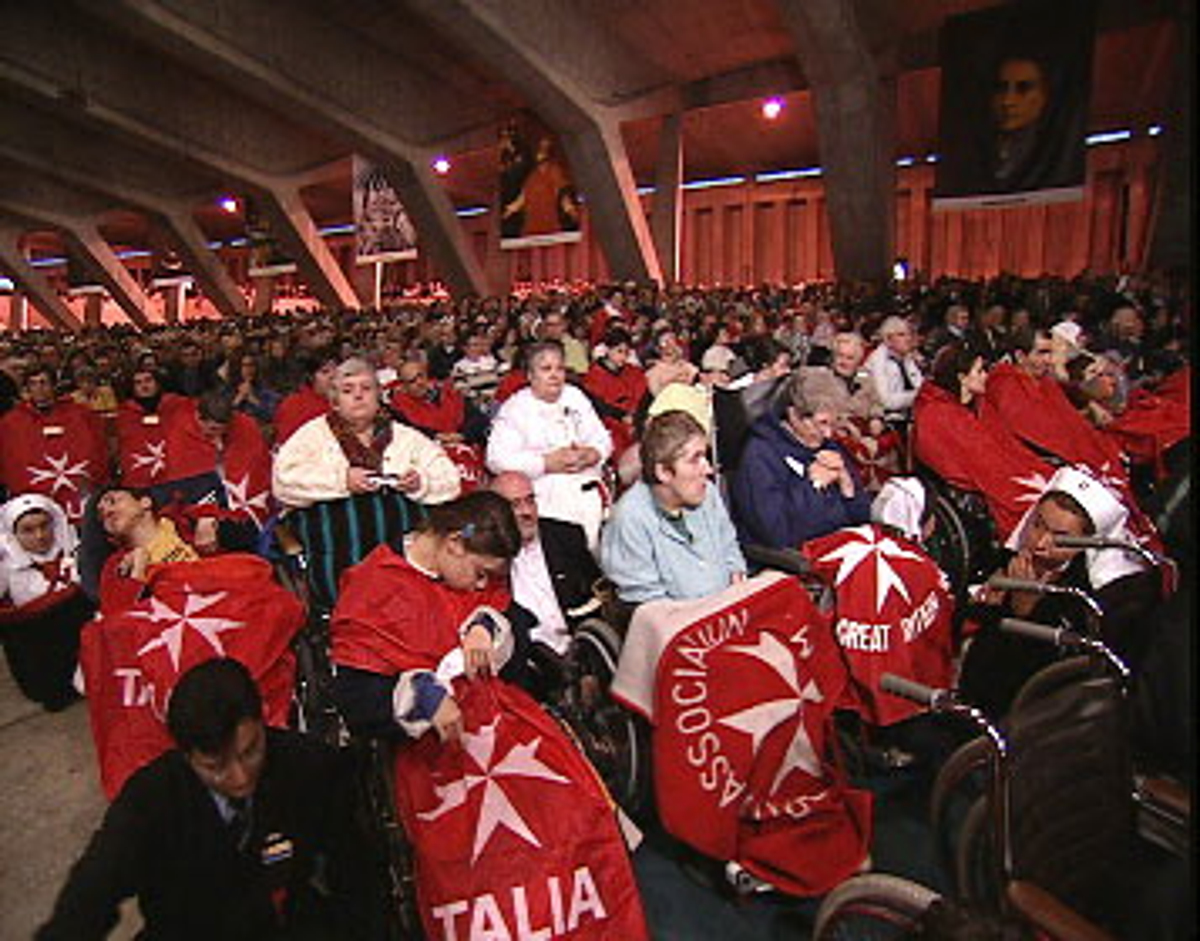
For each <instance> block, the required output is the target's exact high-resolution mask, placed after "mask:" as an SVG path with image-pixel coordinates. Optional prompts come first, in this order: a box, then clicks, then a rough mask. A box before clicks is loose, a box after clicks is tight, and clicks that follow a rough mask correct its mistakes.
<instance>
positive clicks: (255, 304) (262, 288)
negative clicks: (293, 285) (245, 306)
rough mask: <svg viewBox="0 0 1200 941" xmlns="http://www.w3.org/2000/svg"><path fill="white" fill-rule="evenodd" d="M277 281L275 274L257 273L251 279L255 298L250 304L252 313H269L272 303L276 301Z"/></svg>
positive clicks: (257, 314) (259, 314)
mask: <svg viewBox="0 0 1200 941" xmlns="http://www.w3.org/2000/svg"><path fill="white" fill-rule="evenodd" d="M275 281H276V276H275V275H273V274H266V275H255V276H254V277H253V278H251V279H250V285H251V288H252V291H253V297H254V300H253V301H252V302H251V304H250V313H252V314H254V315H255V316H261V315H262V314H269V313H270V312H271V305H272V304H273V303H274V302H275Z"/></svg>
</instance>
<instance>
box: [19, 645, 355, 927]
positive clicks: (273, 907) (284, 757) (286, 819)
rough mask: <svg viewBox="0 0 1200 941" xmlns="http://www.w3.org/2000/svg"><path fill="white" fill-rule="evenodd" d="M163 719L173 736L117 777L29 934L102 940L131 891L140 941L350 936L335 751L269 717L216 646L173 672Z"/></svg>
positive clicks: (347, 842)
mask: <svg viewBox="0 0 1200 941" xmlns="http://www.w3.org/2000/svg"><path fill="white" fill-rule="evenodd" d="M167 726H168V728H169V729H170V732H171V736H172V738H173V739H174V740H175V742H176V744H177V746H178V747H177V748H176V749H174V750H172V751H169V752H167V753H165V754H163V755H161V756H159V757H158V758H157V759H155V760H154V761H152V762H151V763H150V764H148V765H146V766H145V767H143V768H142V769H141V770H140V771H138V772H137V773H136V774H134V775H133V776H132V777H131V778H130V779H129V781H128V782H127V783H126V784H125V786H124V788H122V790H121V793H120V794H118V795H117V799H116V800H115V801H114V802H113V804H112V805H111V806H110V807H109V809H108V812H107V813H106V814H105V817H104V822H103V824H102V825H101V827H100V829H99V830H97V831H96V833H95V834H94V835H93V837H92V840H91V843H90V844H89V845H88V848H87V850H86V851H85V852H84V854H83V856H82V857H81V858H80V860H79V861H78V862H77V863H76V864H75V866H74V867H73V868H72V870H71V873H70V876H69V877H68V879H67V883H66V885H65V886H64V887H63V889H62V891H61V892H60V893H59V897H58V901H57V902H56V904H55V907H54V913H53V915H52V916H51V919H50V921H49V922H47V923H46V924H45V925H43V926H42V928H41V929H39V931H38V933H37V939H38V941H54V939H59V938H62V939H71V941H81V939H92V938H103V937H105V936H106V935H107V934H108V932H109V931H110V930H111V929H112V928H113V927H114V926H115V925H116V923H117V917H118V906H119V905H120V903H121V902H122V901H123V900H125V899H126V898H129V897H131V896H136V897H137V899H138V902H139V907H140V909H141V913H142V917H143V919H144V920H145V927H144V929H143V933H142V934H140V935H139V937H140V938H145V939H148V941H153V939H159V938H171V939H181V941H182V939H197V941H199V939H206V941H211V939H215V938H221V939H227V941H240V939H245V941H251V939H255V941H258V939H284V938H287V939H297V941H298V939H312V941H316V939H322V938H330V939H332V938H352V937H360V936H361V931H362V925H361V923H360V922H361V917H360V916H359V915H358V914H355V915H351V912H355V910H356V906H352V905H350V904H349V903H348V900H347V899H346V898H345V897H344V896H343V895H342V894H341V887H342V886H343V885H345V884H348V883H349V882H350V880H351V876H350V874H349V871H348V867H349V865H350V864H351V863H350V861H351V860H353V859H354V858H355V857H356V855H357V852H356V849H355V847H354V846H353V845H352V839H353V834H354V832H355V831H354V825H353V823H352V817H351V810H350V795H351V793H352V789H351V778H350V774H349V770H350V769H349V766H348V765H346V764H345V763H343V761H342V759H341V757H340V756H339V755H338V753H337V752H335V751H334V750H333V749H331V748H329V747H328V746H325V745H323V744H321V743H318V742H316V741H312V740H309V739H306V738H304V737H302V736H300V735H298V734H296V733H292V732H286V731H281V730H277V729H268V728H267V727H266V726H265V725H264V724H263V719H262V700H261V697H260V695H259V692H258V689H257V688H256V687H255V685H254V681H253V680H252V679H251V677H250V674H249V672H248V671H247V670H246V668H245V667H244V666H242V664H240V663H239V662H237V661H236V660H232V659H227V658H221V659H215V660H209V661H206V662H205V663H202V664H200V665H199V666H196V667H194V668H193V669H191V670H189V671H188V672H187V673H185V674H184V675H183V677H182V678H181V679H180V680H179V682H178V684H177V685H176V686H175V689H174V691H173V692H172V694H171V698H170V705H169V707H168V712H167ZM318 874H320V875H321V878H322V882H323V886H322V888H321V889H318V888H317V885H316V883H315V882H314V877H315V876H317V875H318ZM359 910H361V909H359Z"/></svg>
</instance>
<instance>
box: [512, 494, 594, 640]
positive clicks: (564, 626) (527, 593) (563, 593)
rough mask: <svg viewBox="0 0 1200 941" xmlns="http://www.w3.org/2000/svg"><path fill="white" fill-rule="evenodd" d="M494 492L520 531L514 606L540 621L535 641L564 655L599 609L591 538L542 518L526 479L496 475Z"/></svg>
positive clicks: (533, 636)
mask: <svg viewBox="0 0 1200 941" xmlns="http://www.w3.org/2000/svg"><path fill="white" fill-rule="evenodd" d="M491 489H492V490H493V491H494V492H496V493H498V494H500V496H502V497H504V499H506V500H507V501H508V502H509V505H510V506H512V508H513V514H514V515H515V516H516V518H517V528H518V529H520V531H521V543H522V544H521V551H520V553H518V555H517V557H516V558H515V559H513V562H512V566H511V568H510V575H511V577H512V588H513V598H514V600H516V602H517V604H519V605H521V607H523V608H525V609H526V610H527V611H529V612H530V613H531V614H532V615H533V616H534V618H536V620H537V625H536V626H535V627H533V628H532V630H531V631H530V637H531V639H532V640H534V641H538V642H540V643H542V644H544V645H545V646H547V647H549V648H550V649H551V650H553V651H554V652H555V653H557V654H559V655H561V654H564V653H566V650H567V647H568V646H569V644H570V640H571V634H570V628H571V626H572V625H573V624H575V623H576V622H578V621H579V620H582V619H583V618H584V617H587V616H588V615H591V614H595V613H596V611H597V609H598V607H599V602H598V601H597V599H596V597H595V594H594V592H593V590H592V589H593V587H594V586H595V584H596V581H597V580H598V579H599V578H600V577H601V572H600V567H599V566H598V565H597V564H596V560H595V558H593V556H592V554H591V553H590V552H589V551H588V547H587V536H586V535H585V533H584V530H583V527H582V526H579V525H576V524H575V523H568V522H564V521H562V520H554V519H541V518H539V516H538V507H537V499H536V498H535V497H534V494H533V484H532V483H531V482H530V480H529V478H528V477H526V476H525V475H524V474H522V473H519V472H517V471H507V472H505V473H503V474H499V475H497V476H496V478H495V480H493V481H492V486H491Z"/></svg>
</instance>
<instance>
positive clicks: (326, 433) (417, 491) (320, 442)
mask: <svg viewBox="0 0 1200 941" xmlns="http://www.w3.org/2000/svg"><path fill="white" fill-rule="evenodd" d="M332 402H333V408H332V410H331V411H330V412H329V414H327V415H321V416H319V417H317V418H313V419H311V420H310V421H308V422H307V423H305V424H304V425H302V426H300V428H299V429H297V430H296V432H295V433H294V434H292V436H291V437H290V438H288V439H287V441H285V442H284V444H283V446H282V447H280V449H279V452H278V454H276V456H275V468H274V475H273V482H272V490H273V491H274V493H275V497H276V498H277V499H278V500H279V501H280V502H281V503H282V504H284V505H285V506H288V507H306V506H311V505H312V504H314V503H319V502H323V501H327V500H338V499H342V498H344V497H349V496H353V495H355V494H362V493H371V492H373V491H375V490H377V489H379V487H381V486H383V485H385V484H387V485H390V486H392V487H395V488H396V489H398V490H400V491H401V492H402V493H404V494H406V495H407V496H409V497H410V498H412V499H413V500H416V501H418V502H420V503H443V502H445V501H446V500H452V499H453V498H454V497H456V496H458V492H459V486H460V484H459V475H458V469H457V468H456V467H455V466H454V462H453V461H451V460H450V458H449V457H447V456H446V452H445V451H444V450H442V447H441V445H439V444H437V443H436V442H434V441H431V440H430V439H429V438H427V437H425V435H423V434H421V433H420V432H419V431H414V430H413V429H412V428H409V427H407V426H406V425H401V424H398V423H397V422H394V421H392V419H391V417H390V416H389V415H388V414H387V412H386V411H383V410H381V409H380V403H379V381H378V379H377V378H376V375H375V369H374V368H373V367H372V366H371V364H370V363H368V362H366V361H365V360H362V359H356V358H352V359H348V360H346V361H345V362H343V363H342V364H341V365H340V366H338V368H337V371H336V373H335V374H334V380H333V390H332Z"/></svg>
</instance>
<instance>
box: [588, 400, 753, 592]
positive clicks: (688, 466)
mask: <svg viewBox="0 0 1200 941" xmlns="http://www.w3.org/2000/svg"><path fill="white" fill-rule="evenodd" d="M640 450H641V463H642V479H641V480H640V481H638V482H637V483H636V484H634V485H633V486H632V487H631V488H630V489H629V490H627V491H626V492H625V494H624V496H622V497H621V499H620V500H618V501H617V505H616V506H615V507H614V508H613V515H612V518H611V519H610V520H609V521H608V524H607V525H606V526H605V528H604V532H603V534H602V537H601V541H600V564H601V567H602V568H603V570H604V573H605V574H606V575H607V576H608V577H609V578H611V579H612V581H613V583H614V584H615V585H616V586H617V594H618V596H619V597H620V598H621V600H622V601H626V602H628V603H630V604H641V603H642V602H643V601H651V600H653V599H655V598H700V597H703V596H705V595H711V594H714V593H715V592H718V591H721V590H723V589H725V588H727V587H729V585H730V584H731V583H732V582H735V581H740V580H741V579H743V578H745V576H746V560H745V559H744V558H743V557H742V550H741V549H740V548H739V547H738V544H737V534H736V532H735V530H734V528H733V523H732V522H731V521H730V519H729V513H728V511H726V509H725V504H724V502H723V501H722V500H721V495H720V493H718V492H717V488H716V485H715V484H714V483H713V482H712V481H711V480H710V479H709V478H710V477H711V476H712V465H711V464H710V463H709V460H708V453H707V452H708V439H707V437H706V436H705V434H704V428H703V426H702V425H701V424H700V423H699V422H698V421H696V419H694V418H693V417H692V416H691V415H689V414H687V413H686V412H680V411H671V412H664V413H663V414H661V415H658V416H657V417H655V418H654V419H653V420H652V421H651V422H650V424H649V425H648V426H647V428H646V432H645V434H644V435H643V437H642V442H641V448H640Z"/></svg>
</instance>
